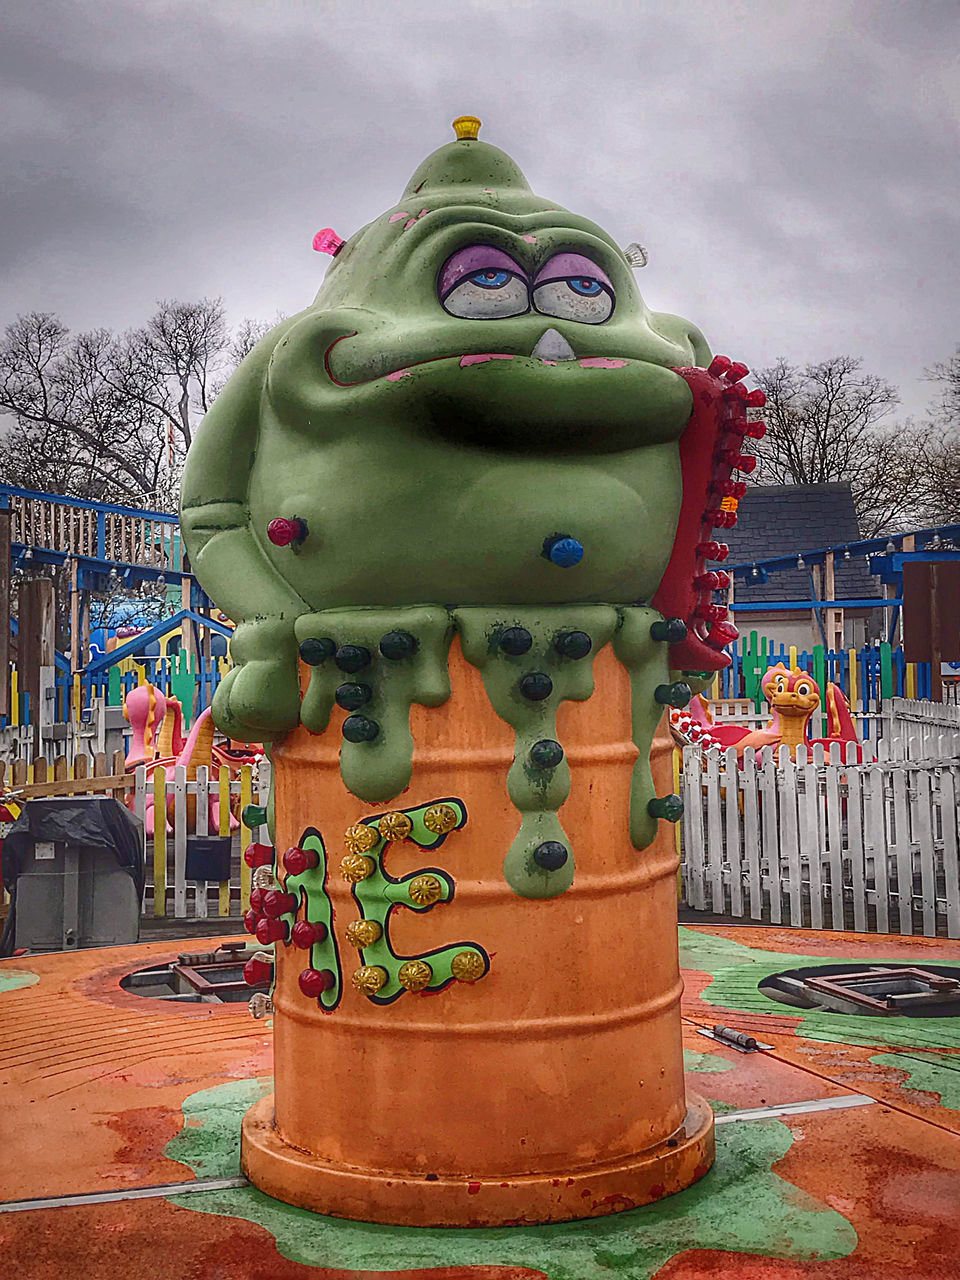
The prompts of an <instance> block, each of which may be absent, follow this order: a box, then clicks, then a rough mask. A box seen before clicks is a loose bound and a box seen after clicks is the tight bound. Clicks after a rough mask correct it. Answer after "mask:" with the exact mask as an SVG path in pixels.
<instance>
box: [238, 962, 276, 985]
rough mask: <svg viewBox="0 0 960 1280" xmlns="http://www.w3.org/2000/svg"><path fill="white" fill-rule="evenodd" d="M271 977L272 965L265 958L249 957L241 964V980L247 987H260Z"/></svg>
mask: <svg viewBox="0 0 960 1280" xmlns="http://www.w3.org/2000/svg"><path fill="white" fill-rule="evenodd" d="M272 977H273V965H272V964H267V962H266V960H257V959H250V960H248V961H247V963H246V964H245V965H244V966H243V980H244V982H245V983H246V984H247V986H248V987H261V986H263V984H264V983H265V982H269V981H270V979H271V978H272Z"/></svg>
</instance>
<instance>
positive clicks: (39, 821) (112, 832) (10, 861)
mask: <svg viewBox="0 0 960 1280" xmlns="http://www.w3.org/2000/svg"><path fill="white" fill-rule="evenodd" d="M38 840H52V841H54V842H55V843H60V844H71V845H78V846H79V847H80V848H83V849H103V850H105V851H106V852H107V853H112V854H113V855H114V856H115V857H116V859H117V862H118V863H119V864H120V866H121V867H123V869H124V871H127V872H129V873H130V875H131V876H132V877H133V881H134V884H135V885H136V886H137V895H138V897H141V898H142V897H143V883H144V875H145V871H144V862H143V828H142V826H141V824H140V820H139V818H135V817H134V815H133V814H132V813H131V812H130V810H129V809H126V808H124V806H123V805H122V804H121V803H120V802H119V800H116V799H115V798H114V797H113V796H50V797H49V798H47V799H37V800H28V801H27V802H26V804H25V805H24V807H23V812H22V813H21V814H20V817H19V818H18V819H17V820H16V822H15V823H14V824H13V826H12V827H11V828H10V830H9V832H8V833H7V835H6V837H5V839H4V841H3V883H4V884H5V885H7V886H8V887H10V886H12V885H13V884H15V882H16V879H17V876H18V875H19V874H20V870H21V866H22V863H23V858H24V855H25V854H27V853H29V852H30V850H31V849H32V848H33V846H34V845H35V844H36V843H37V841H38Z"/></svg>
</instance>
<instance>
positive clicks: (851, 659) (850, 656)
mask: <svg viewBox="0 0 960 1280" xmlns="http://www.w3.org/2000/svg"><path fill="white" fill-rule="evenodd" d="M847 668H848V670H849V673H850V676H849V684H850V688H849V689H848V690H847V698H848V700H849V702H850V712H851V714H852V715H856V714H857V712H858V711H859V710H861V708H860V707H858V706H857V701H858V697H859V694H858V692H857V651H856V649H848V650H847ZM863 710H866V708H865V707H864V708H863Z"/></svg>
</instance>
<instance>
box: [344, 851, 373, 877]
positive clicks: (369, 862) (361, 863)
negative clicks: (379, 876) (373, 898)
mask: <svg viewBox="0 0 960 1280" xmlns="http://www.w3.org/2000/svg"><path fill="white" fill-rule="evenodd" d="M376 869H377V864H376V863H375V862H374V860H373V859H372V858H365V857H364V856H363V854H362V853H348V854H347V856H346V857H345V858H344V859H342V861H341V863H340V874H341V875H342V876H343V878H344V880H348V881H349V882H350V884H357V883H358V882H359V881H360V880H366V878H367V876H372V875H373V873H374V871H376Z"/></svg>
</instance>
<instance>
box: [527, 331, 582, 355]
mask: <svg viewBox="0 0 960 1280" xmlns="http://www.w3.org/2000/svg"><path fill="white" fill-rule="evenodd" d="M530 355H531V357H532V358H533V359H534V360H576V358H577V353H576V352H575V351H574V349H573V347H571V345H570V343H569V342H568V341H567V340H566V338H565V337H564V336H563V334H562V333H558V332H557V330H556V329H546V330H545V331H544V332H543V333H542V334H541V335H540V340H539V341H538V343H537V345H536V346H535V347H534V348H533V350H532V351H531V352H530Z"/></svg>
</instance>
